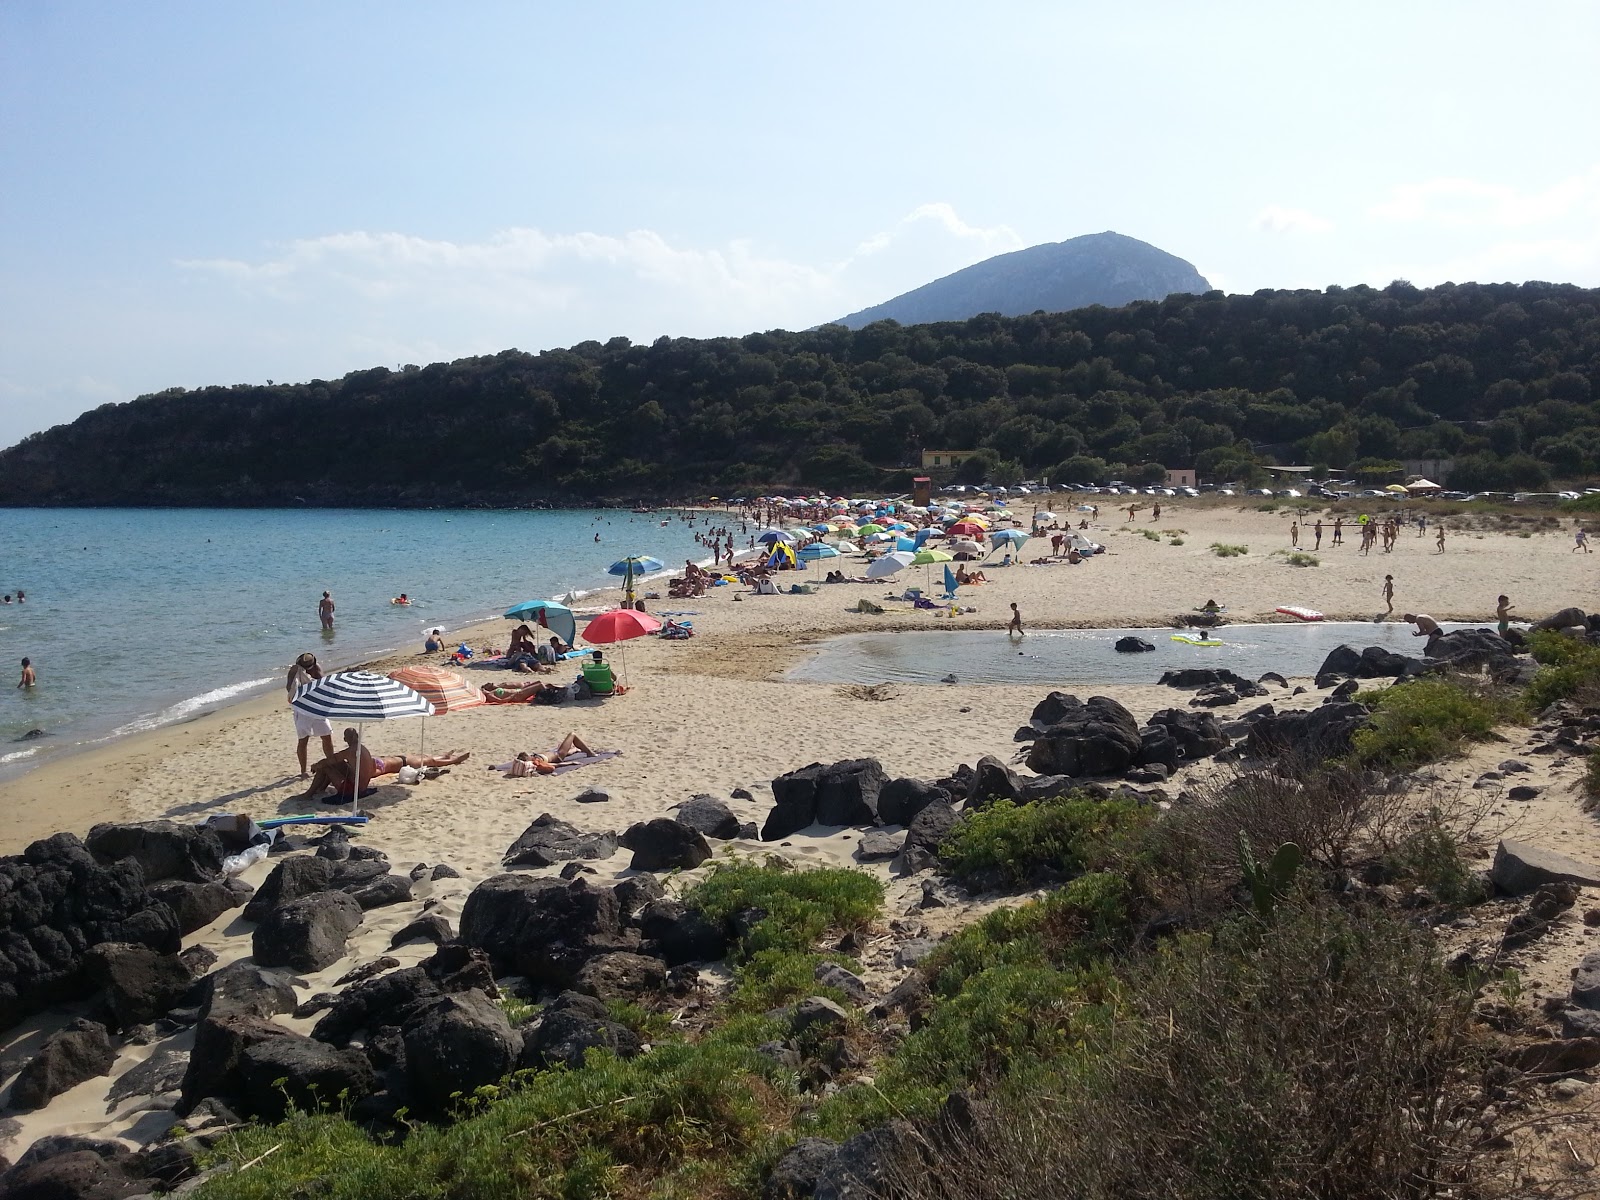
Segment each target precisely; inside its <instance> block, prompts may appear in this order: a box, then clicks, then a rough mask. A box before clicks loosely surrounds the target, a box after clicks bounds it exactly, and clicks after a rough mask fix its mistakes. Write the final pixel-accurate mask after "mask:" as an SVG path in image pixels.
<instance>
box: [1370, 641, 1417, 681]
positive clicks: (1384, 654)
mask: <svg viewBox="0 0 1600 1200" xmlns="http://www.w3.org/2000/svg"><path fill="white" fill-rule="evenodd" d="M1427 666H1428V664H1427V663H1425V662H1423V661H1422V660H1421V659H1420V658H1411V657H1409V656H1407V655H1404V654H1396V653H1395V652H1394V651H1393V650H1390V649H1387V648H1386V647H1383V646H1368V647H1367V648H1366V649H1365V650H1363V651H1362V652H1361V665H1360V666H1359V667H1358V668H1357V670H1356V674H1357V676H1359V677H1360V678H1362V679H1404V678H1406V677H1408V676H1411V675H1416V674H1419V673H1421V672H1422V671H1424V670H1426V669H1427Z"/></svg>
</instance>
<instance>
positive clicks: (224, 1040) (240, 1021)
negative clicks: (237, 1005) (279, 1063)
mask: <svg viewBox="0 0 1600 1200" xmlns="http://www.w3.org/2000/svg"><path fill="white" fill-rule="evenodd" d="M299 1036H300V1035H299V1034H297V1033H295V1032H294V1031H293V1030H289V1029H285V1028H284V1027H283V1026H282V1025H276V1024H274V1023H273V1022H271V1021H268V1020H264V1019H263V1018H261V1017H249V1016H244V1015H242V1014H239V1015H235V1016H222V1017H217V1016H212V1017H207V1018H206V1019H205V1020H203V1021H201V1022H200V1024H199V1025H197V1026H195V1031H194V1049H193V1050H191V1051H190V1052H189V1067H188V1069H187V1070H186V1071H185V1072H184V1074H183V1087H182V1097H183V1102H182V1111H184V1112H188V1111H189V1110H190V1109H191V1108H193V1107H194V1106H195V1105H196V1104H198V1103H200V1101H201V1100H204V1099H205V1098H206V1097H207V1096H215V1097H217V1098H218V1099H221V1100H235V1099H237V1097H238V1096H239V1095H240V1094H241V1093H242V1092H243V1089H244V1078H243V1076H242V1075H241V1074H240V1071H239V1065H240V1063H241V1062H242V1060H243V1058H244V1052H245V1051H246V1050H248V1049H249V1048H250V1047H251V1046H255V1045H258V1044H260V1043H261V1042H265V1041H268V1040H270V1039H273V1038H295V1037H299Z"/></svg>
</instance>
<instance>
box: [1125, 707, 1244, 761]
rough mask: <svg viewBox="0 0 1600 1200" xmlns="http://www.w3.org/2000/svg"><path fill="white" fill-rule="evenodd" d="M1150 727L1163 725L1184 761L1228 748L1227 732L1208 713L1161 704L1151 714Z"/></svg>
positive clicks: (1197, 758) (1194, 759) (1193, 759)
mask: <svg viewBox="0 0 1600 1200" xmlns="http://www.w3.org/2000/svg"><path fill="white" fill-rule="evenodd" d="M1149 727H1150V728H1159V729H1164V730H1165V731H1166V733H1167V736H1168V737H1170V738H1171V739H1172V740H1173V741H1174V742H1176V743H1177V744H1178V756H1179V757H1180V758H1181V759H1183V761H1185V762H1198V761H1199V760H1200V759H1202V758H1209V757H1210V756H1211V755H1213V754H1215V753H1217V751H1219V750H1226V749H1227V748H1228V735H1227V734H1225V733H1223V732H1222V727H1221V726H1220V725H1218V724H1217V719H1216V718H1215V717H1214V716H1212V715H1211V714H1210V713H1197V712H1190V711H1189V710H1188V709H1184V708H1164V709H1162V710H1161V711H1160V712H1158V713H1154V714H1152V715H1151V717H1150V722H1149ZM1141 732H1142V731H1141ZM1168 765H1169V766H1172V765H1175V764H1168Z"/></svg>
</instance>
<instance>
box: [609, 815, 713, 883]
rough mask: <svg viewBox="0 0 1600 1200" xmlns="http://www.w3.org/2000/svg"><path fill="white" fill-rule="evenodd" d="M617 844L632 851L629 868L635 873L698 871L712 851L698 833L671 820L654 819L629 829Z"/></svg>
mask: <svg viewBox="0 0 1600 1200" xmlns="http://www.w3.org/2000/svg"><path fill="white" fill-rule="evenodd" d="M617 844H618V845H620V846H625V847H627V848H628V849H629V850H632V851H633V861H632V862H630V863H629V864H628V866H629V867H630V868H631V869H632V870H635V871H667V870H671V869H672V868H674V867H682V868H684V869H685V870H688V869H692V868H694V867H698V866H699V865H700V864H701V863H703V862H705V860H706V859H708V858H710V857H711V847H710V846H708V845H706V839H705V836H704V835H703V834H702V833H701V832H700V831H699V830H698V829H691V828H690V827H689V826H688V825H685V824H684V823H683V822H682V821H674V820H673V819H672V818H671V817H656V818H655V819H654V820H651V821H639V822H636V823H634V824H632V825H630V826H628V828H627V830H626V831H625V832H624V833H623V835H622V836H621V837H620V838H618V839H617Z"/></svg>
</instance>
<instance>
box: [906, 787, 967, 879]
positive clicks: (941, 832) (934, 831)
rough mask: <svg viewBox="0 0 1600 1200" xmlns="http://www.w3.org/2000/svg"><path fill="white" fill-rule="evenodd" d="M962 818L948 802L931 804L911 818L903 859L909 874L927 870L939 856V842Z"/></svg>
mask: <svg viewBox="0 0 1600 1200" xmlns="http://www.w3.org/2000/svg"><path fill="white" fill-rule="evenodd" d="M960 819H961V818H960V817H959V816H957V815H956V810H955V809H953V808H951V807H950V806H949V805H948V804H930V805H928V807H927V808H925V809H923V810H922V811H921V812H919V813H918V814H917V815H916V816H915V817H913V818H912V819H911V824H910V826H909V827H908V828H907V829H906V840H905V845H904V847H903V848H902V850H901V855H902V861H903V863H904V866H905V870H906V872H907V873H908V874H915V873H916V872H918V871H922V870H926V869H927V868H928V867H931V866H933V865H934V863H935V862H936V861H937V860H938V856H939V843H940V842H942V841H944V839H945V836H946V835H947V834H949V832H950V831H951V830H952V829H954V828H955V825H956V822H957V821H959V820H960Z"/></svg>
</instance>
